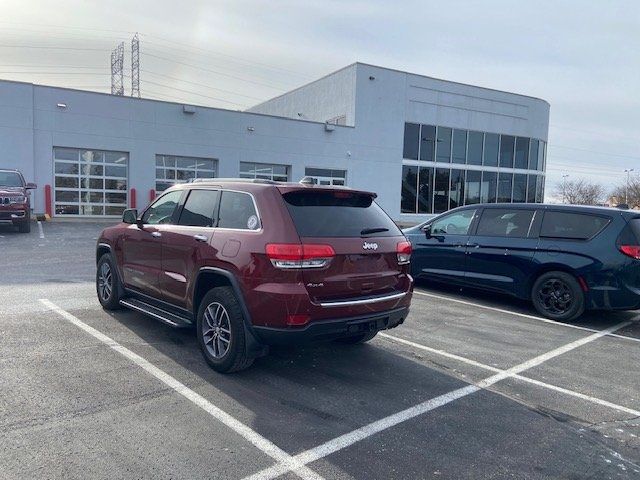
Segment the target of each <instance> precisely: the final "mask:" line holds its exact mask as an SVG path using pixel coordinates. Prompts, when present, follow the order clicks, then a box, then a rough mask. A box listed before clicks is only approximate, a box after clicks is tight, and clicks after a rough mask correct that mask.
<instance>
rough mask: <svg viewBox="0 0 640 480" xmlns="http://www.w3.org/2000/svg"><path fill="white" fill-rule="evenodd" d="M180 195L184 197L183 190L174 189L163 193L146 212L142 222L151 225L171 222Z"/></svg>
mask: <svg viewBox="0 0 640 480" xmlns="http://www.w3.org/2000/svg"><path fill="white" fill-rule="evenodd" d="M180 197H182V190H174V191H173V192H169V193H167V194H165V195H162V196H161V197H160V198H158V200H156V201H155V202H154V203H153V205H151V206H150V207H149V208H148V209H147V210H146V212H144V215H143V216H142V223H147V224H151V225H157V224H165V223H171V221H172V217H173V212H174V211H175V209H176V207H177V206H178V203H179V202H180Z"/></svg>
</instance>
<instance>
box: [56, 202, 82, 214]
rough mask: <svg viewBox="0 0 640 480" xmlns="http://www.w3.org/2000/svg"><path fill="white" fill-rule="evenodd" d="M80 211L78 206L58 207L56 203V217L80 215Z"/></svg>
mask: <svg viewBox="0 0 640 480" xmlns="http://www.w3.org/2000/svg"><path fill="white" fill-rule="evenodd" d="M79 211H80V208H79V207H78V205H58V204H57V203H56V208H55V212H56V215H78V213H79Z"/></svg>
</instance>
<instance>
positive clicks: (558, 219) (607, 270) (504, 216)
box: [404, 203, 640, 321]
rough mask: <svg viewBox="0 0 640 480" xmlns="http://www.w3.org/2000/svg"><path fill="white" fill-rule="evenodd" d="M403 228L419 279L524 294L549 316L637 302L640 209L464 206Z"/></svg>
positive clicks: (564, 318)
mask: <svg viewBox="0 0 640 480" xmlns="http://www.w3.org/2000/svg"><path fill="white" fill-rule="evenodd" d="M404 234H405V235H406V236H407V238H408V239H409V240H410V241H411V243H412V245H413V254H412V257H411V269H412V274H413V276H414V277H416V278H423V279H430V280H434V281H438V282H445V283H453V284H456V285H462V286H470V287H475V288H482V289H487V290H492V291H496V292H500V293H505V294H509V295H513V296H516V297H518V298H522V299H528V300H531V301H532V302H533V304H534V306H535V308H536V309H537V310H538V312H540V313H541V314H542V315H544V316H545V317H548V318H551V319H554V320H562V321H571V320H574V319H576V318H578V317H579V316H580V315H581V314H582V313H583V312H584V311H585V309H588V310H591V309H603V310H614V309H615V310H636V309H640V211H634V210H619V209H613V208H604V207H582V206H573V205H571V206H570V205H541V204H525V203H523V204H499V203H498V204H495V203H494V204H479V205H468V206H465V207H460V208H456V209H454V210H450V211H449V212H447V213H444V214H442V215H439V216H438V217H435V218H432V219H430V220H428V221H427V222H425V223H423V224H421V225H418V226H416V227H412V228H408V229H406V230H404Z"/></svg>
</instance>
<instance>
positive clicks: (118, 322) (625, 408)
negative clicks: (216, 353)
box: [0, 222, 640, 479]
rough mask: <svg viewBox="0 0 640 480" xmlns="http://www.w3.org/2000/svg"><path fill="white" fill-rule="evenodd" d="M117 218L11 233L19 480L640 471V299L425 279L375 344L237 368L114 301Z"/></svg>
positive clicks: (3, 326)
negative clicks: (210, 363) (532, 295)
mask: <svg viewBox="0 0 640 480" xmlns="http://www.w3.org/2000/svg"><path fill="white" fill-rule="evenodd" d="M103 227H104V224H97V223H96V224H92V223H61V222H50V223H45V224H42V225H41V228H37V227H36V226H35V225H34V228H33V229H32V231H31V233H30V234H18V233H17V232H14V230H13V229H11V228H8V227H2V226H0V272H1V277H0V278H1V280H2V283H1V284H0V285H1V286H0V334H1V338H2V342H1V343H0V345H1V349H2V351H1V352H0V382H1V385H2V387H1V389H0V445H2V448H1V449H0V477H1V478H29V479H31V478H83V479H86V478H106V477H108V478H172V479H178V478H216V479H243V478H247V477H248V478H254V479H259V478H260V479H267V478H283V479H294V478H304V479H321V478H325V479H334V478H339V479H343V478H344V479H348V478H357V479H414V478H438V479H464V478H474V479H475V478H483V479H484V478H491V479H498V478H518V479H522V478H527V479H528V478H531V479H534V478H540V479H542V478H565V479H584V478H593V479H607V478H640V373H639V372H638V368H637V366H638V364H640V312H617V313H610V312H594V313H590V314H588V315H587V316H586V317H585V318H584V319H582V320H581V321H580V322H579V323H576V324H574V325H565V324H559V323H555V322H550V321H545V320H543V319H540V318H539V317H538V316H537V315H536V314H535V312H534V311H533V309H532V308H531V307H529V306H528V305H527V304H526V303H523V302H518V301H513V300H507V299H501V298H496V297H495V296H493V295H487V294H483V293H477V292H470V291H459V290H457V289H453V288H444V287H436V286H432V285H426V284H419V285H418V287H417V288H416V293H415V295H414V300H413V303H412V311H411V314H410V317H409V318H408V319H407V321H406V322H405V324H404V325H402V326H401V327H399V328H397V329H393V330H390V331H388V332H386V333H384V334H381V335H378V337H376V339H375V340H373V341H372V342H371V343H370V344H367V345H360V346H355V347H354V346H344V345H338V344H326V345H318V346H308V347H301V348H286V349H285V348H282V349H277V350H273V351H272V353H271V355H269V356H267V357H265V358H261V359H259V360H258V361H256V363H255V364H254V366H253V367H252V368H251V369H249V370H246V371H243V372H240V373H237V374H233V375H221V374H218V373H216V372H214V371H213V370H211V369H209V368H208V367H207V365H206V364H205V362H204V360H203V359H202V357H201V355H200V352H199V350H198V347H197V343H196V338H195V334H194V332H193V331H190V330H175V329H171V328H169V327H167V326H165V325H163V324H161V323H159V322H157V321H154V320H153V319H151V318H148V317H146V316H142V315H141V314H138V313H134V312H131V311H126V310H123V311H119V312H116V313H107V312H105V311H103V310H102V309H101V307H100V305H99V304H98V301H97V299H96V295H95V287H94V274H95V265H94V258H95V257H94V247H95V240H96V237H97V235H98V232H99V231H100V229H101V228H103Z"/></svg>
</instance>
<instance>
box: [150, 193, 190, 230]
mask: <svg viewBox="0 0 640 480" xmlns="http://www.w3.org/2000/svg"><path fill="white" fill-rule="evenodd" d="M168 190H169V189H167V190H165V191H163V192H162V194H161V195H160V196H159V197H158V198H156V199H155V200H154V201H153V202H151V203H150V204H149V205H148V206H147V208H145V209H144V210H143V212H142V213H141V214H140V215H139V217H138V218H140V221H141V222H142V225H143V226H144V225H152V226H157V225H176V222H177V221H178V219H179V218H180V215H181V214H182V205H183V204H184V200H185V198H186V197H185V193H186V192H188V189H184V190H170V191H168ZM176 192H179V193H180V198H179V199H178V202H177V203H176V208H175V210H174V211H173V213H172V214H171V222H170V223H144V221H143V219H144V216H145V215H146V214H147V212H148V211H149V210H150V209H151V208H153V207H154V205H156V204H157V203H158V202H159V201H160V200H162V198H164V197H166V196H167V195H170V194H172V193H176Z"/></svg>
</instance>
